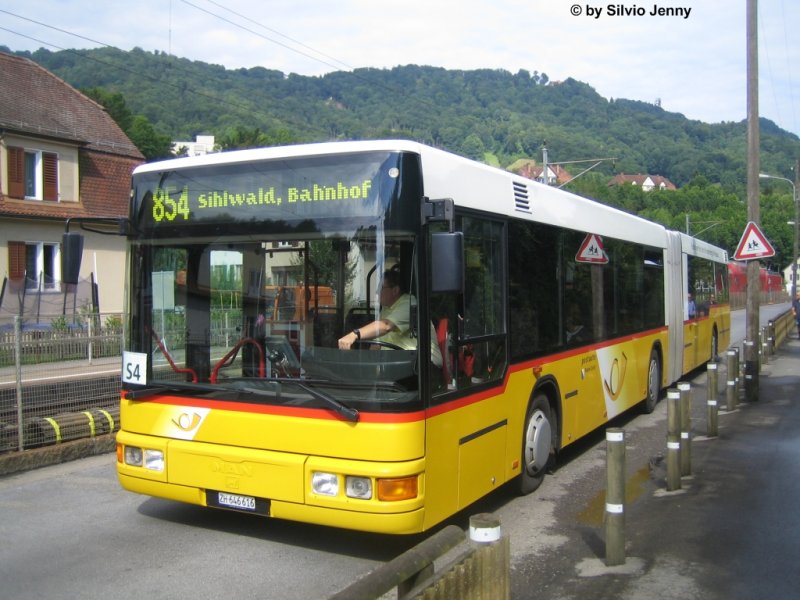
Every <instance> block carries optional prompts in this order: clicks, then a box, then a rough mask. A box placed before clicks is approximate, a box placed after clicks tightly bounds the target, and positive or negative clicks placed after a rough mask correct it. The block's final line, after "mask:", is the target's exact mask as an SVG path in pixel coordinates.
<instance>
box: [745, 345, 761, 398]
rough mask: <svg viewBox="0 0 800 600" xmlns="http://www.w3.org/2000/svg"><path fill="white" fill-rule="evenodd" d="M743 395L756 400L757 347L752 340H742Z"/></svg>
mask: <svg viewBox="0 0 800 600" xmlns="http://www.w3.org/2000/svg"><path fill="white" fill-rule="evenodd" d="M744 397H745V400H746V401H747V402H757V401H758V348H757V347H756V343H755V342H754V341H753V340H745V341H744Z"/></svg>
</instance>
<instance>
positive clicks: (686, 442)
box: [678, 381, 692, 477]
mask: <svg viewBox="0 0 800 600" xmlns="http://www.w3.org/2000/svg"><path fill="white" fill-rule="evenodd" d="M678 393H679V394H680V399H681V400H680V402H681V475H682V476H684V477H686V476H687V475H691V474H692V386H691V385H690V384H689V383H687V382H685V381H681V382H678Z"/></svg>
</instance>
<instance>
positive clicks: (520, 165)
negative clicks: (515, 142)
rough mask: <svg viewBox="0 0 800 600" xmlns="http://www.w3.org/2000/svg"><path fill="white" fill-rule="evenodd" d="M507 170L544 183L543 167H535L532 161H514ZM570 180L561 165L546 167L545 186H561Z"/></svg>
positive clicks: (534, 162)
mask: <svg viewBox="0 0 800 600" xmlns="http://www.w3.org/2000/svg"><path fill="white" fill-rule="evenodd" d="M508 170H509V171H511V172H512V173H516V174H517V175H521V176H522V177H527V178H528V179H533V180H534V181H539V182H542V183H544V181H545V177H544V175H543V173H544V170H545V168H544V166H543V165H537V164H536V161H535V160H533V159H521V160H518V161H516V162H515V163H514V164H512V165H511V166H510V167H508ZM571 179H572V175H570V174H569V173H568V172H567V171H566V170H565V169H564V168H563V167H562V166H561V165H554V164H548V165H547V184H548V185H562V184H564V183H568V182H569V181H570V180H571Z"/></svg>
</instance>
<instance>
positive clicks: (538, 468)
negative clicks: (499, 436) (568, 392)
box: [520, 394, 554, 495]
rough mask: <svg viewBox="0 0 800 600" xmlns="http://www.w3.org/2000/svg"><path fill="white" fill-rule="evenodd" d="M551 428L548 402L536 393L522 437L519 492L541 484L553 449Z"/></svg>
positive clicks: (527, 491)
mask: <svg viewBox="0 0 800 600" xmlns="http://www.w3.org/2000/svg"><path fill="white" fill-rule="evenodd" d="M553 430H554V428H553V424H552V417H551V414H550V403H549V402H548V401H547V397H546V396H544V395H543V394H537V395H536V396H534V398H533V402H531V404H530V407H529V408H528V414H527V416H526V418H525V429H524V431H523V437H522V473H521V474H520V493H522V494H523V495H524V494H530V493H531V492H533V491H534V490H536V489H537V488H538V487H539V486H540V485H541V484H542V480H543V479H544V475H545V472H546V471H547V465H548V464H549V463H550V457H551V455H552V452H553V449H554V446H553Z"/></svg>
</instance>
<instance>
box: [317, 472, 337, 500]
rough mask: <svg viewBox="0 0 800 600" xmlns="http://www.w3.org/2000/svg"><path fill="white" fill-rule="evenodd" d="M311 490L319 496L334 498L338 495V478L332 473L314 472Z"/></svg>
mask: <svg viewBox="0 0 800 600" xmlns="http://www.w3.org/2000/svg"><path fill="white" fill-rule="evenodd" d="M311 489H312V490H313V491H314V493H315V494H319V495H320V496H336V495H337V494H338V493H339V478H338V477H337V476H336V475H335V474H334V473H323V472H320V471H314V473H313V474H312V475H311Z"/></svg>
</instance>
